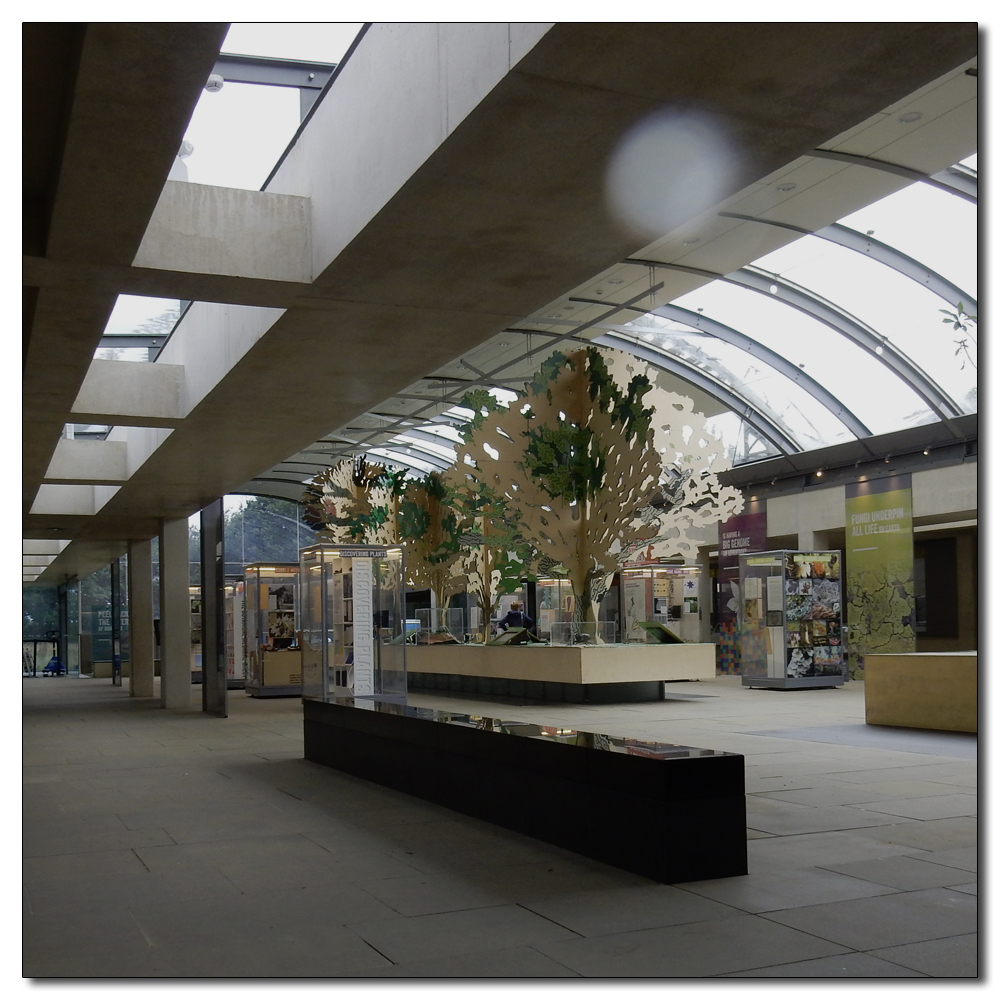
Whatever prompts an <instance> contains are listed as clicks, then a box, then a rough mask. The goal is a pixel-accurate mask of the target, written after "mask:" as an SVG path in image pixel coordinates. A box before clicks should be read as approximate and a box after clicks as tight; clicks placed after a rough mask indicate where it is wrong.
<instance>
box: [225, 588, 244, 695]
mask: <svg viewBox="0 0 1000 1000" xmlns="http://www.w3.org/2000/svg"><path fill="white" fill-rule="evenodd" d="M245 589H246V588H245V584H244V582H243V581H242V580H230V581H229V582H228V583H227V584H226V585H225V591H224V592H225V615H226V687H228V688H242V687H244V686H245V685H246V638H245V630H246V619H245V607H244V601H243V595H244V591H245Z"/></svg>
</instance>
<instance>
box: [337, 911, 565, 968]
mask: <svg viewBox="0 0 1000 1000" xmlns="http://www.w3.org/2000/svg"><path fill="white" fill-rule="evenodd" d="M351 930H353V931H354V932H355V933H357V934H358V935H359V936H360V937H362V938H363V939H364V940H365V941H367V942H368V943H369V944H370V945H371V946H372V947H373V948H375V949H377V950H378V951H379V952H380V953H381V954H383V955H385V956H386V957H387V958H388V959H389V960H390V961H392V962H394V963H402V962H413V961H418V960H423V959H428V958H434V957H436V956H442V955H467V954H469V953H471V952H481V951H488V950H499V949H503V948H515V947H519V946H523V945H531V946H533V947H535V948H538V947H539V946H540V945H541V944H542V943H544V942H552V941H561V940H566V939H570V938H576V937H577V935H576V934H574V933H573V932H572V931H570V930H567V929H566V928H565V927H560V926H559V925H558V924H556V923H553V922H552V921H550V920H546V919H545V918H544V917H540V916H539V915H538V914H537V913H531V912H530V911H528V910H525V909H524V908H522V907H520V906H491V907H485V908H482V909H477V910H459V911H457V912H454V913H434V914H429V915H427V916H420V917H399V918H398V919H396V920H379V921H370V922H365V923H357V924H352V925H351Z"/></svg>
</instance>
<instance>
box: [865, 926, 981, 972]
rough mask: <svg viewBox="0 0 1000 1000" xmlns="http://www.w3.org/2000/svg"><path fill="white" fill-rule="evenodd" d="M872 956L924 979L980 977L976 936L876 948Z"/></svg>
mask: <svg viewBox="0 0 1000 1000" xmlns="http://www.w3.org/2000/svg"><path fill="white" fill-rule="evenodd" d="M871 954H872V955H874V956H875V957H877V958H882V959H885V961H887V962H895V963H896V964H898V965H903V966H906V967H907V968H909V969H914V970H916V971H917V972H922V973H923V974H924V975H925V976H934V977H936V978H962V979H966V978H974V977H976V976H977V975H979V935H978V934H959V935H956V936H955V937H945V938H937V939H936V940H933V941H921V942H920V943H919V944H904V945H897V946H896V947H894V948H879V949H877V950H875V951H872V953H871Z"/></svg>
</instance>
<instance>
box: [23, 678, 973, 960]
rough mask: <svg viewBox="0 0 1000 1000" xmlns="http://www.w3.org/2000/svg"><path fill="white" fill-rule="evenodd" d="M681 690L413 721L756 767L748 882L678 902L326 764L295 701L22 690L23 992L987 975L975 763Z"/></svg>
mask: <svg viewBox="0 0 1000 1000" xmlns="http://www.w3.org/2000/svg"><path fill="white" fill-rule="evenodd" d="M126 683H127V682H126ZM667 690H668V695H669V700H666V701H662V702H658V703H652V704H645V705H607V706H583V705H575V706H574V705H539V704H532V705H520V704H516V703H514V702H505V703H500V704H498V703H497V702H490V703H485V702H483V701H477V700H471V699H468V698H449V697H448V696H445V695H415V696H412V699H411V700H412V701H413V702H414V703H416V704H421V705H439V706H445V705H447V706H450V707H453V708H454V709H456V710H458V711H463V710H465V711H473V712H476V711H480V712H483V713H484V714H489V715H494V716H497V715H500V716H505V717H507V718H510V719H520V720H525V721H537V722H542V723H552V724H554V725H562V726H565V727H574V728H580V729H589V730H594V731H602V732H606V733H609V734H611V735H615V736H633V737H637V738H650V739H658V740H664V741H668V742H672V743H681V744H688V745H693V746H700V747H708V748H712V749H717V750H730V751H735V752H738V753H742V754H744V755H745V756H746V781H747V793H748V794H747V812H748V827H749V829H748V830H747V837H748V849H749V867H750V874H749V875H746V876H744V877H739V878H729V879H718V880H713V881H705V882H693V883H684V884H679V885H659V884H657V883H654V882H650V881H649V880H647V879H644V878H641V877H639V876H636V875H631V874H629V873H627V872H623V871H620V870H618V869H615V868H612V867H609V866H607V865H603V864H599V863H597V862H593V861H590V860H587V859H585V858H582V857H580V856H578V855H574V854H571V853H569V852H568V851H564V850H561V849H559V848H555V847H551V846H549V845H547V844H544V843H541V842H539V841H535V840H532V839H530V838H528V837H524V836H520V835H518V834H514V833H510V832H507V831H505V830H502V829H499V828H497V827H494V826H491V825H489V824H486V823H482V822H479V821H477V820H473V819H469V818H466V817H464V816H462V815H459V814H458V813H454V812H451V811H450V810H447V809H443V808H439V807H437V806H434V805H430V804H428V803H425V802H422V801H419V800H417V799H414V798H411V797H409V796H407V795H404V794H401V793H398V792H394V791H391V790H388V789H385V788H382V787H379V786H377V785H373V784H369V783H367V782H364V781H361V780H359V779H356V778H353V777H350V776H347V775H345V774H341V773H339V772H337V771H333V770H330V769H328V768H324V767H321V766H319V765H316V764H312V763H309V762H307V761H305V760H303V759H302V723H301V703H300V702H299V701H297V700H296V699H272V700H258V699H252V698H249V697H247V696H246V695H245V694H244V693H243V692H237V691H232V692H230V694H229V710H230V715H229V718H228V719H224V720H223V719H218V718H215V717H210V716H206V715H203V714H201V713H200V712H181V711H165V710H163V709H160V708H159V707H158V703H157V702H155V701H154V700H151V699H134V698H129V697H128V694H127V688H126V690H125V691H123V690H122V689H121V688H114V687H112V686H111V684H110V682H109V681H107V680H92V679H79V678H76V677H68V678H67V677H60V678H52V677H47V678H42V677H37V678H26V679H24V681H23V693H24V730H23V732H24V764H25V767H24V800H23V801H24V867H23V875H24V885H25V894H24V924H23V926H24V960H23V975H24V976H25V977H30V978H45V977H98V978H116V979H118V978H128V977H197V978H202V977H213V978H214V977H227V978H229V977H270V978H276V977H278V978H280V977H290V978H291V977H294V978H301V977H380V976H394V977H409V978H420V977H432V978H433V977H438V978H445V977H458V978H469V979H475V978H483V977H491V978H493V977H496V978H499V977H520V978H529V979H530V978H541V977H581V976H582V977H670V978H694V977H696V978H703V977H755V978H787V977H793V978H832V977H840V978H856V979H869V978H874V977H881V978H886V977H887V978H901V977H917V978H921V977H948V978H950V977H962V978H968V977H975V976H977V973H978V953H977V924H978V921H977V902H978V899H977V875H976V871H977V847H976V833H977V819H976V816H977V806H976V803H977V795H976V778H977V762H976V739H975V737H974V736H967V735H958V734H945V733H928V732H919V731H916V730H894V729H887V728H884V727H877V728H876V727H866V726H865V725H864V687H863V685H862V684H860V683H858V682H851V683H849V684H847V685H846V686H845V687H843V688H840V689H828V690H820V691H757V690H749V689H744V688H742V687H741V686H740V682H739V679H738V678H730V677H718V678H716V679H715V680H713V681H699V682H689V683H674V684H669V685H667ZM200 698H201V689H200V688H194V689H192V706H193V707H200ZM622 822H623V823H628V817H622ZM671 849H676V850H683V845H680V846H677V847H672V848H671Z"/></svg>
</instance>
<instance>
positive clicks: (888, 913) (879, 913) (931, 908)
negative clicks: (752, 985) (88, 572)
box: [768, 889, 978, 957]
mask: <svg viewBox="0 0 1000 1000" xmlns="http://www.w3.org/2000/svg"><path fill="white" fill-rule="evenodd" d="M976 903H977V900H976V899H975V898H974V897H972V896H969V895H967V894H966V893H960V892H953V891H951V890H949V889H919V890H917V891H915V892H895V893H892V894H891V895H883V896H872V897H869V898H865V899H850V900H844V901H841V902H836V903H820V904H818V905H815V906H800V907H796V908H795V909H790V910H777V911H775V912H773V913H769V914H768V918H769V919H771V920H774V921H776V922H777V923H781V924H784V925H785V926H787V927H795V928H797V929H798V930H801V931H805V932H807V933H809V934H815V935H817V936H821V937H824V938H826V939H828V940H830V941H835V942H836V943H838V944H842V945H845V946H846V947H848V948H851V949H853V950H855V951H872V950H874V949H876V948H889V947H893V946H895V945H901V944H914V943H916V942H923V941H930V940H933V939H935V938H941V937H953V936H955V935H960V934H970V933H972V932H974V931H975V930H976V928H977V920H978V910H977V906H976ZM883 957H884V956H883Z"/></svg>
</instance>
